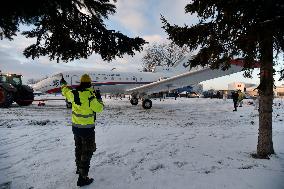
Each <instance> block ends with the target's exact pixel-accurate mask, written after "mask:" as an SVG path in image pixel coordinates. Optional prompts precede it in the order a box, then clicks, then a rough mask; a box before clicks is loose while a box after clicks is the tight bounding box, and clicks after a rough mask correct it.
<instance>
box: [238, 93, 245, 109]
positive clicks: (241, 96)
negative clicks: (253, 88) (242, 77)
mask: <svg viewBox="0 0 284 189" xmlns="http://www.w3.org/2000/svg"><path fill="white" fill-rule="evenodd" d="M238 94H239V96H238V105H239V107H242V106H243V100H244V98H245V95H244V93H242V91H241V90H238Z"/></svg>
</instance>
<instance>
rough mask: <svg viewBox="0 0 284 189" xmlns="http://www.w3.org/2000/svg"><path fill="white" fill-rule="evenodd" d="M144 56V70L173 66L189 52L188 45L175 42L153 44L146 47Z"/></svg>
mask: <svg viewBox="0 0 284 189" xmlns="http://www.w3.org/2000/svg"><path fill="white" fill-rule="evenodd" d="M145 52H146V54H145V56H144V57H143V58H142V61H143V70H144V71H146V72H147V71H151V70H152V69H153V68H154V67H155V66H165V67H172V66H173V65H174V64H175V63H176V62H177V61H179V60H180V59H181V58H182V57H183V56H185V55H186V54H188V53H189V49H188V47H187V46H183V47H179V46H177V45H176V44H174V43H162V44H157V43H155V44H153V45H151V46H149V47H148V48H146V49H145Z"/></svg>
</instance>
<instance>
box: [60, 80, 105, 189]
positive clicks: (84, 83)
mask: <svg viewBox="0 0 284 189" xmlns="http://www.w3.org/2000/svg"><path fill="white" fill-rule="evenodd" d="M60 84H61V91H62V95H63V96H64V97H65V98H66V99H67V101H68V102H71V103H72V131H73V134H74V140H75V162H76V166H77V171H76V173H77V174H79V178H78V181H77V186H85V185H89V184H91V183H92V182H93V180H94V179H93V178H89V177H88V173H89V168H90V161H91V158H92V155H93V153H94V152H95V151H96V143H95V130H94V129H95V121H96V113H99V112H102V111H103V108H104V104H103V102H102V98H101V95H100V92H99V91H95V92H94V91H93V89H92V88H91V78H90V76H89V75H87V74H84V75H82V77H81V80H80V85H79V86H78V87H77V88H76V89H74V90H72V89H70V88H68V87H67V83H66V81H65V80H64V78H63V76H62V79H61V81H60Z"/></svg>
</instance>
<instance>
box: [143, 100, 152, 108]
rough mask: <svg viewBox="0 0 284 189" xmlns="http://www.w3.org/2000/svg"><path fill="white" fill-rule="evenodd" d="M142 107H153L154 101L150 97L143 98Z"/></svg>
mask: <svg viewBox="0 0 284 189" xmlns="http://www.w3.org/2000/svg"><path fill="white" fill-rule="evenodd" d="M142 107H143V108H144V109H150V108H152V101H151V100H149V99H146V100H143V102H142Z"/></svg>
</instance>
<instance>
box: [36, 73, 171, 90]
mask: <svg viewBox="0 0 284 189" xmlns="http://www.w3.org/2000/svg"><path fill="white" fill-rule="evenodd" d="M86 73H87V74H89V75H90V77H91V79H92V87H93V88H94V89H99V90H100V91H101V92H102V93H111V94H122V93H123V94H125V93H126V91H127V90H128V89H132V88H135V87H139V86H142V85H145V84H149V83H152V82H155V81H158V80H159V79H162V78H167V77H170V76H173V75H174V73H170V72H169V73H163V72H116V71H111V72H107V71H96V72H92V71H66V72H61V73H59V74H55V75H53V76H51V77H48V78H46V79H44V80H42V81H40V82H38V83H37V84H35V85H34V86H33V88H34V90H36V91H41V92H44V93H56V92H60V79H61V77H62V75H63V77H64V79H65V80H66V82H67V85H68V86H71V87H72V88H75V87H77V86H78V85H79V84H80V78H81V75H83V74H86Z"/></svg>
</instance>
